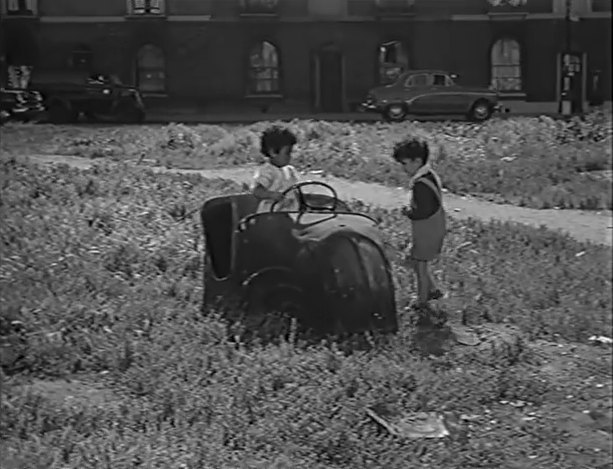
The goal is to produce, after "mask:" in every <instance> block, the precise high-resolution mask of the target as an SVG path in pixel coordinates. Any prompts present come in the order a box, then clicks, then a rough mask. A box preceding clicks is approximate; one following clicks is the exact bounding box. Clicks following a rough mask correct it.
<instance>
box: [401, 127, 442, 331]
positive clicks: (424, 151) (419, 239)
mask: <svg viewBox="0 0 613 469" xmlns="http://www.w3.org/2000/svg"><path fill="white" fill-rule="evenodd" d="M392 157H393V158H394V160H396V161H397V162H398V163H400V164H401V165H402V166H403V168H404V170H405V172H406V173H407V175H408V176H409V177H410V180H409V197H410V202H409V206H408V207H404V208H403V209H402V212H403V214H405V215H406V216H408V217H409V218H410V220H411V227H412V241H413V242H412V245H411V253H410V256H411V264H412V267H413V269H414V270H415V274H416V277H417V304H416V305H415V307H416V310H417V312H418V316H419V322H420V323H427V322H429V321H431V320H432V318H433V313H434V312H433V310H432V308H431V306H430V304H429V302H430V300H436V299H439V298H441V297H442V296H443V293H442V292H441V290H439V289H438V288H437V286H436V283H435V281H434V278H433V276H432V274H431V272H430V269H429V266H428V262H431V261H433V260H435V259H436V258H437V257H438V256H439V255H440V254H441V250H442V247H443V240H444V239H445V234H446V231H447V224H446V215H445V209H444V208H443V194H442V183H441V179H440V178H439V176H438V175H437V174H436V173H435V172H434V170H433V169H432V167H431V165H430V161H429V158H430V148H429V146H428V143H427V142H426V141H425V140H424V139H421V138H415V137H413V138H409V139H407V140H404V141H402V142H400V143H398V144H397V145H396V146H395V147H394V151H393V155H392Z"/></svg>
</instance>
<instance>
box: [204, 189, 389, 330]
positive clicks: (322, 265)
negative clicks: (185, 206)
mask: <svg viewBox="0 0 613 469" xmlns="http://www.w3.org/2000/svg"><path fill="white" fill-rule="evenodd" d="M306 196H307V198H308V197H311V200H315V198H317V197H321V195H319V194H317V195H309V194H307V195H306ZM257 203H258V202H257V199H255V197H254V196H253V195H252V194H250V193H237V194H233V195H225V196H219V197H214V198H212V199H209V200H207V201H206V202H205V203H204V205H203V207H202V209H201V213H200V215H201V222H202V226H203V229H204V237H205V251H206V252H205V257H204V264H205V267H204V288H205V292H204V300H203V310H206V309H209V308H214V307H216V306H218V305H220V304H223V303H224V302H227V303H228V304H233V305H238V307H239V308H241V309H242V310H243V311H246V312H247V314H261V313H262V312H264V314H265V313H266V312H267V311H268V310H278V309H284V310H285V311H287V312H289V314H291V316H293V317H295V318H296V319H297V320H298V322H299V323H300V325H301V326H303V327H304V328H306V329H309V330H314V331H317V332H321V333H339V334H342V333H360V332H365V331H379V332H382V333H389V332H392V333H393V332H396V331H397V328H398V324H397V319H396V305H395V297H394V285H393V280H392V275H391V268H390V264H389V262H388V260H387V258H386V255H385V251H384V246H383V242H382V240H381V237H380V233H379V231H378V229H377V226H376V225H377V223H376V221H375V220H373V219H372V218H370V217H368V216H366V215H364V214H360V213H356V212H352V211H351V210H349V208H348V207H347V205H346V204H345V203H343V202H342V201H340V200H338V201H337V203H335V207H334V209H333V210H323V211H318V210H310V209H307V210H298V211H283V212H263V213H256V208H257Z"/></svg>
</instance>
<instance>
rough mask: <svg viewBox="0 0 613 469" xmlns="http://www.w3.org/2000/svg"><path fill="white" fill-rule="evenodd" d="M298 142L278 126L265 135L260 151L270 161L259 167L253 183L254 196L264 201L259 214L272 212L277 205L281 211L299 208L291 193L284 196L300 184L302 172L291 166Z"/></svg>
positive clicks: (263, 135) (260, 204)
mask: <svg viewBox="0 0 613 469" xmlns="http://www.w3.org/2000/svg"><path fill="white" fill-rule="evenodd" d="M296 141H297V139H296V136H295V135H294V134H293V133H292V132H291V131H290V130H288V129H284V128H281V127H278V126H273V127H270V128H268V129H266V130H265V131H264V132H263V133H262V136H261V138H260V152H261V153H262V154H263V155H264V156H265V157H266V158H267V160H268V161H267V162H266V163H265V164H264V165H262V166H261V167H260V168H258V170H257V171H256V173H255V175H254V177H253V183H252V184H251V190H252V192H253V195H254V196H255V197H256V198H257V199H258V200H259V201H260V203H259V205H258V210H257V211H258V212H268V211H270V209H271V207H272V205H273V204H274V203H275V202H277V205H276V207H275V208H276V209H277V210H296V209H297V208H298V206H297V204H298V201H297V200H296V197H295V196H293V195H292V194H288V195H287V196H285V197H282V194H283V192H284V191H286V190H287V189H289V188H290V187H292V186H293V185H294V184H296V183H297V182H298V171H296V168H294V167H293V166H292V165H290V164H289V163H290V161H291V158H292V150H293V148H294V145H296ZM282 199H284V200H282Z"/></svg>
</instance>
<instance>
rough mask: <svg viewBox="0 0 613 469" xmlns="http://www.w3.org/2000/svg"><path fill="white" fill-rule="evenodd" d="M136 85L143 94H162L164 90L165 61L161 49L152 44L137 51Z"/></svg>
mask: <svg viewBox="0 0 613 469" xmlns="http://www.w3.org/2000/svg"><path fill="white" fill-rule="evenodd" d="M136 84H137V86H138V88H139V89H140V91H141V92H143V93H163V92H164V91H165V90H166V60H165V59H164V52H163V51H162V49H160V48H159V47H157V46H154V45H152V44H147V45H144V46H143V47H141V48H140V49H139V51H138V54H137V56H136Z"/></svg>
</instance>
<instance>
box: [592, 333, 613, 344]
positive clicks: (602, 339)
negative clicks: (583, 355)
mask: <svg viewBox="0 0 613 469" xmlns="http://www.w3.org/2000/svg"><path fill="white" fill-rule="evenodd" d="M587 340H589V341H590V342H595V343H597V344H602V345H612V344H613V339H611V338H610V337H605V336H603V335H593V336H591V337H590V338H589V339H587Z"/></svg>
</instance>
